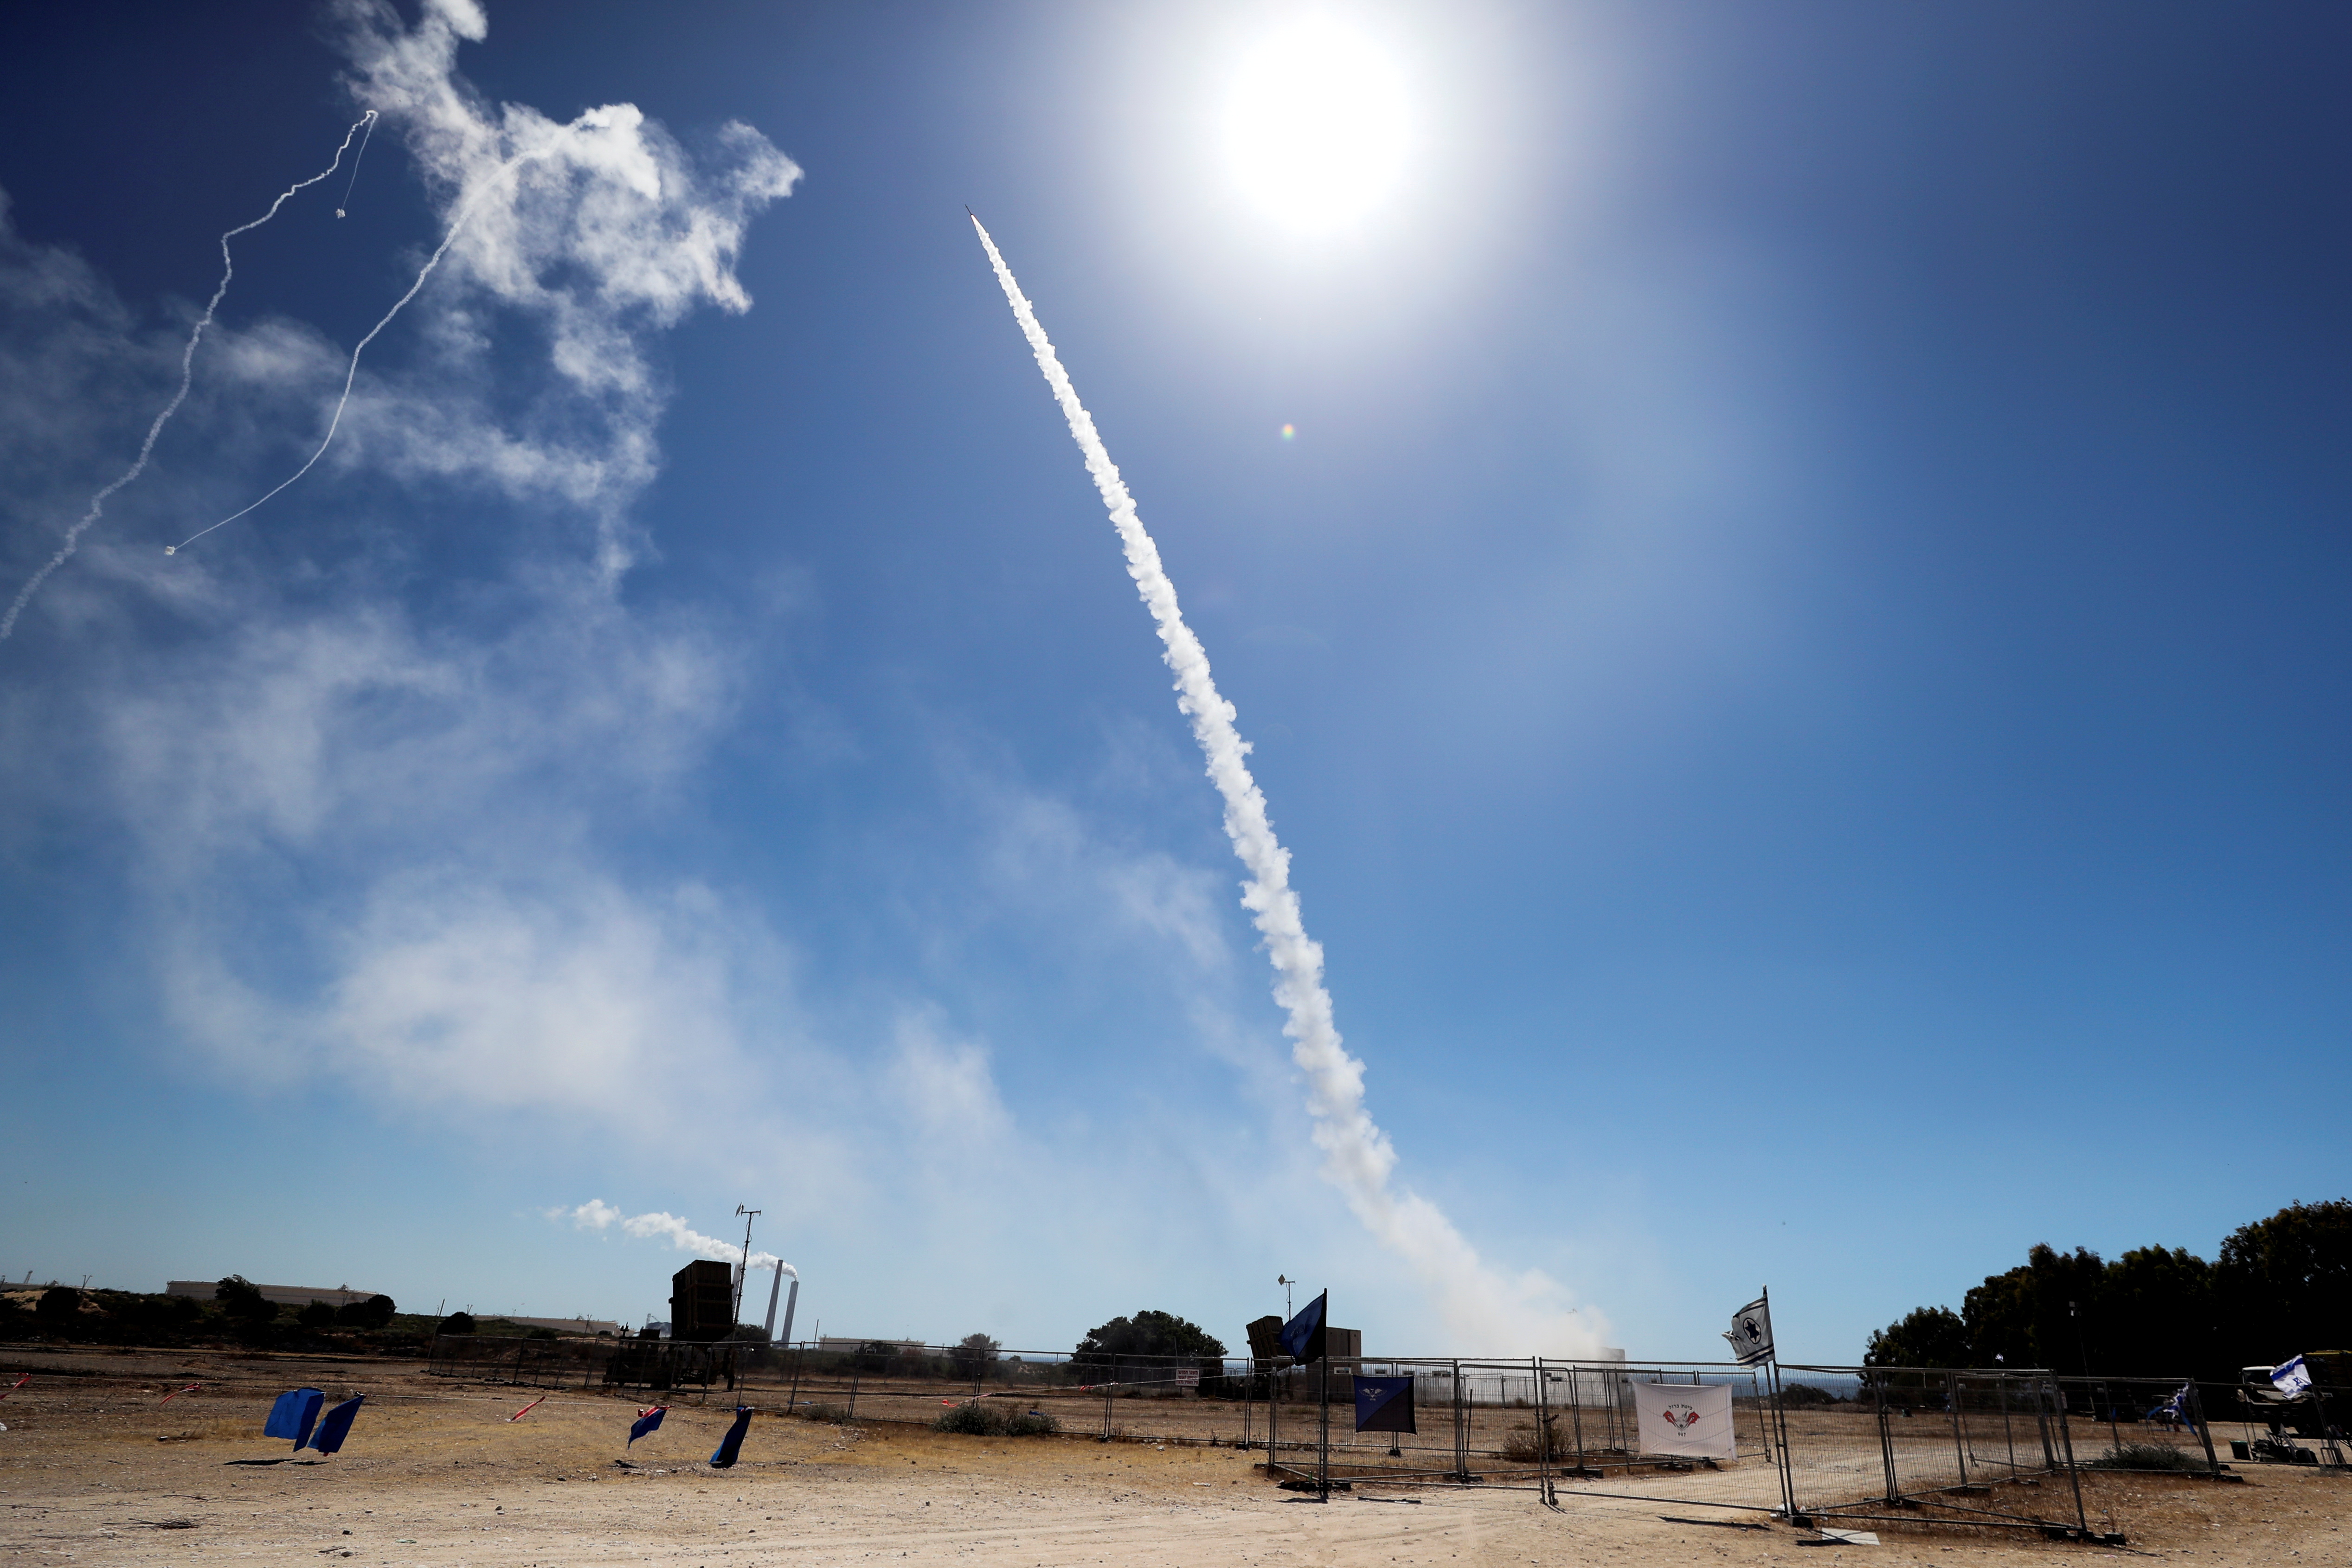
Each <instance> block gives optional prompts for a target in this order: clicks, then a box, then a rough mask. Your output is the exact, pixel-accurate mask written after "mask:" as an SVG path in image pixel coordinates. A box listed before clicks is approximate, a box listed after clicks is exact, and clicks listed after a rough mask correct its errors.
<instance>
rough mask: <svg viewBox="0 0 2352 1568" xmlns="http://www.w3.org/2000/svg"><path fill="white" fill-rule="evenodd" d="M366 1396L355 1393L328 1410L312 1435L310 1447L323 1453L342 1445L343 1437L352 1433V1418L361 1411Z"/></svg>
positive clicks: (328, 1452) (329, 1452)
mask: <svg viewBox="0 0 2352 1568" xmlns="http://www.w3.org/2000/svg"><path fill="white" fill-rule="evenodd" d="M366 1397H367V1395H366V1394H357V1395H354V1396H353V1397H352V1398H350V1399H346V1400H344V1401H343V1402H342V1403H341V1405H336V1406H335V1407H334V1408H333V1409H332V1410H330V1411H328V1412H327V1414H326V1417H325V1418H324V1419H323V1420H321V1421H320V1423H319V1429H318V1430H317V1431H316V1432H314V1433H312V1434H311V1435H310V1447H313V1448H316V1449H318V1450H319V1452H320V1453H321V1454H331V1453H333V1452H334V1451H335V1450H336V1449H338V1448H340V1447H342V1446H343V1439H344V1438H346V1437H348V1436H351V1435H352V1417H353V1416H355V1415H358V1414H359V1413H360V1401H361V1400H362V1399H365V1398H366Z"/></svg>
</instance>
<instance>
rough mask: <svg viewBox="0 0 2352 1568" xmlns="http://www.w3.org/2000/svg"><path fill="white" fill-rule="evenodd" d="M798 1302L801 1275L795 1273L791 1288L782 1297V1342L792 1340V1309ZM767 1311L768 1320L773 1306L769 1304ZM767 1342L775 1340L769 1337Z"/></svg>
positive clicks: (772, 1316)
mask: <svg viewBox="0 0 2352 1568" xmlns="http://www.w3.org/2000/svg"><path fill="white" fill-rule="evenodd" d="M800 1304H801V1277H800V1276H799V1275H797V1274H795V1275H793V1288H792V1289H791V1290H790V1291H789V1292H787V1293H786V1295H785V1297H784V1337H783V1341H782V1342H783V1343H785V1344H790V1343H792V1342H793V1308H794V1307H797V1306H799V1305H800ZM768 1312H769V1317H770V1320H771V1321H773V1319H774V1314H775V1308H774V1307H773V1306H772V1305H771V1306H770V1307H769V1309H768ZM769 1342H770V1343H771V1344H773V1343H775V1342H776V1341H774V1340H772V1339H771V1340H770V1341H769Z"/></svg>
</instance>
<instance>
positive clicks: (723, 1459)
mask: <svg viewBox="0 0 2352 1568" xmlns="http://www.w3.org/2000/svg"><path fill="white" fill-rule="evenodd" d="M750 1430H751V1406H750V1405H737V1406H736V1407H735V1425H734V1426H730V1427H729V1428H727V1436H724V1437H721V1438H719V1447H717V1448H716V1449H714V1450H712V1452H711V1455H710V1468H712V1469H714V1470H723V1469H726V1468H728V1467H730V1466H731V1465H732V1464H734V1463H735V1461H736V1460H737V1459H738V1458H740V1457H741V1455H742V1452H743V1434H744V1433H746V1432H748V1431H750Z"/></svg>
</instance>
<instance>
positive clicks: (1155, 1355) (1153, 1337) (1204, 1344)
mask: <svg viewBox="0 0 2352 1568" xmlns="http://www.w3.org/2000/svg"><path fill="white" fill-rule="evenodd" d="M1224 1355H1225V1342H1224V1341H1223V1340H1221V1339H1218V1338H1216V1337H1215V1336H1214V1335H1213V1334H1211V1333H1210V1332H1209V1331H1207V1330H1206V1329H1203V1328H1202V1327H1201V1326H1200V1325H1199V1324H1197V1323H1188V1322H1186V1321H1184V1320H1183V1319H1181V1318H1180V1317H1178V1316H1176V1315H1175V1314H1174V1313H1173V1312H1153V1311H1143V1312H1138V1313H1136V1314H1135V1316H1134V1317H1132V1318H1113V1319H1112V1320H1111V1321H1109V1322H1108V1323H1104V1324H1102V1325H1101V1326H1099V1327H1097V1328H1095V1329H1091V1330H1089V1331H1087V1337H1086V1338H1084V1339H1082V1340H1080V1341H1079V1342H1078V1346H1077V1349H1076V1350H1075V1351H1073V1352H1070V1365H1071V1367H1072V1368H1073V1370H1074V1371H1076V1372H1077V1373H1079V1374H1080V1375H1081V1376H1083V1377H1087V1378H1091V1379H1093V1380H1094V1381H1097V1382H1106V1383H1108V1382H1125V1381H1129V1380H1130V1379H1140V1378H1143V1377H1145V1376H1148V1375H1172V1373H1173V1372H1174V1362H1175V1361H1176V1359H1178V1358H1182V1359H1187V1360H1192V1361H1196V1362H1198V1363H1201V1364H1200V1370H1201V1373H1202V1375H1203V1376H1210V1377H1213V1376H1215V1375H1217V1374H1218V1373H1220V1372H1221V1371H1222V1370H1223V1361H1224Z"/></svg>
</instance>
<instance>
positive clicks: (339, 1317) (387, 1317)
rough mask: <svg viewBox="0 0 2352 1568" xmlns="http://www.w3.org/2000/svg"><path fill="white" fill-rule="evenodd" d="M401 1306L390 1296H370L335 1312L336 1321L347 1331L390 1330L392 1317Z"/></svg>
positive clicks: (349, 1302) (343, 1306)
mask: <svg viewBox="0 0 2352 1568" xmlns="http://www.w3.org/2000/svg"><path fill="white" fill-rule="evenodd" d="M398 1310H400V1309H399V1306H398V1304H397V1303H395V1302H394V1300H393V1299H392V1298H391V1297H389V1296H370V1297H369V1298H368V1299H367V1300H364V1301H346V1302H344V1303H343V1304H342V1305H341V1307H339V1308H337V1309H336V1310H335V1321H336V1322H338V1323H340V1324H341V1325H342V1326H343V1327H344V1328H347V1329H377V1330H383V1329H388V1328H390V1327H391V1326H392V1315H393V1313H394V1312H396V1311H398Z"/></svg>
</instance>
